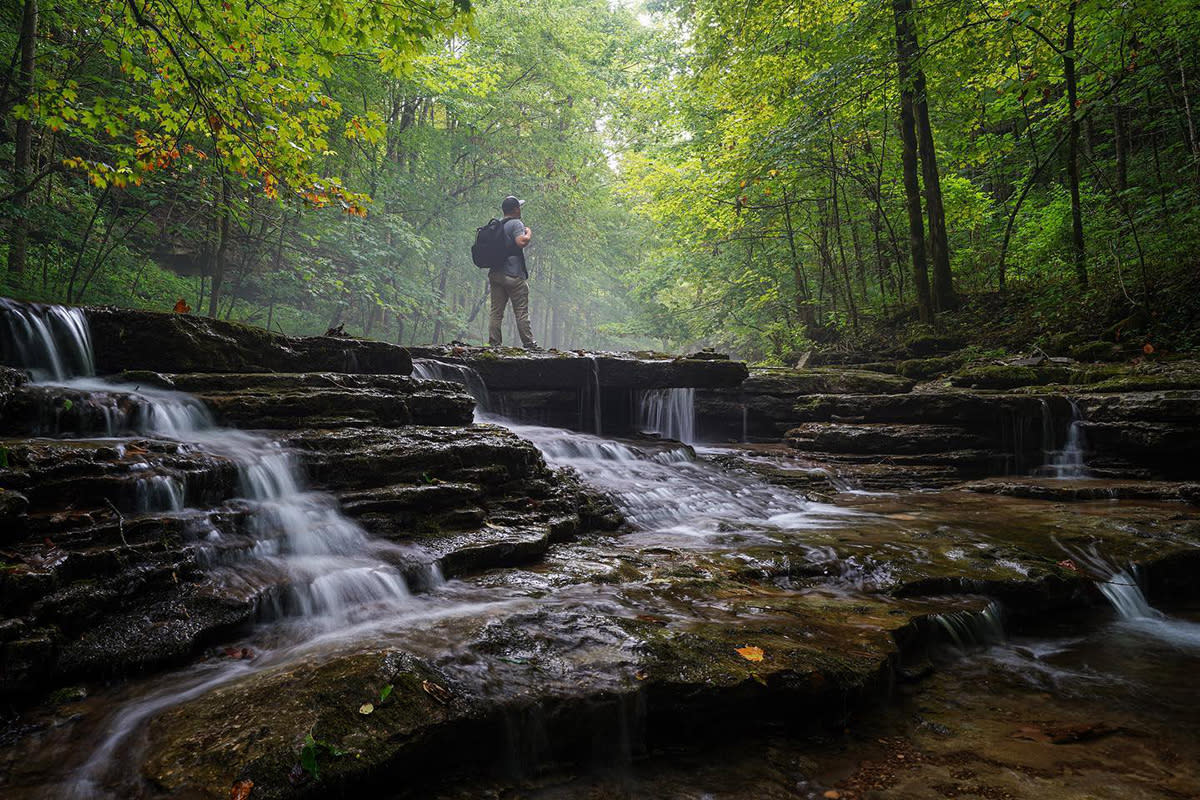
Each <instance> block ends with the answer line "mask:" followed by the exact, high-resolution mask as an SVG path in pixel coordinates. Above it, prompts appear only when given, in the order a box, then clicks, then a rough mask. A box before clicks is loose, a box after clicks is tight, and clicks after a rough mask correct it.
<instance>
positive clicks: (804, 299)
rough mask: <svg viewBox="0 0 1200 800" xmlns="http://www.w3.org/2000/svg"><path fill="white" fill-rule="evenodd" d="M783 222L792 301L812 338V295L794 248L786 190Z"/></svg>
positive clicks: (813, 329) (813, 328)
mask: <svg viewBox="0 0 1200 800" xmlns="http://www.w3.org/2000/svg"><path fill="white" fill-rule="evenodd" d="M783 222H784V225H785V226H786V230H787V238H788V250H790V251H791V254H792V280H793V281H794V282H795V285H796V288H795V291H794V293H793V295H792V302H793V304H794V305H795V307H796V316H797V317H799V318H800V322H801V324H802V325H804V334H805V336H807V337H808V338H810V339H813V338H815V334H816V330H815V329H816V327H817V320H816V315H815V313H814V310H815V309H814V308H813V306H812V303H811V302H810V300H811V299H812V296H811V295H810V294H809V291H808V276H807V275H805V274H804V264H803V263H802V262H801V261H800V253H799V251H798V250H797V249H796V232H795V229H794V228H793V227H792V206H791V203H790V202H789V201H788V195H787V192H786V191H784V193H783Z"/></svg>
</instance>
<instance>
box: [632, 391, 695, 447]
mask: <svg viewBox="0 0 1200 800" xmlns="http://www.w3.org/2000/svg"><path fill="white" fill-rule="evenodd" d="M638 416H639V420H638V421H639V424H640V425H641V426H642V428H643V429H644V430H646V431H647V432H649V433H657V434H658V435H659V436H665V437H666V438H668V439H676V440H678V441H680V442H683V443H684V444H693V443H694V442H695V441H696V390H695V389H650V390H648V391H645V392H642V394H641V399H640V401H639V414H638Z"/></svg>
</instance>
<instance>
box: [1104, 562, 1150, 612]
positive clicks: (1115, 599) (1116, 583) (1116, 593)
mask: <svg viewBox="0 0 1200 800" xmlns="http://www.w3.org/2000/svg"><path fill="white" fill-rule="evenodd" d="M1096 588H1098V589H1099V590H1100V593H1101V594H1103V595H1104V598H1105V599H1106V600H1108V602H1109V603H1110V604H1111V605H1112V607H1113V610H1114V611H1116V612H1117V616H1119V617H1120V618H1121V619H1123V620H1145V619H1162V618H1163V614H1162V612H1161V611H1158V610H1157V609H1155V608H1154V607H1153V606H1151V605H1150V603H1149V601H1147V600H1146V595H1144V594H1142V588H1141V587H1140V586H1139V585H1138V579H1137V568H1136V567H1133V566H1130V567H1129V568H1128V569H1122V570H1117V571H1115V572H1113V573H1112V575H1110V576H1109V577H1108V579H1107V580H1098V581H1096Z"/></svg>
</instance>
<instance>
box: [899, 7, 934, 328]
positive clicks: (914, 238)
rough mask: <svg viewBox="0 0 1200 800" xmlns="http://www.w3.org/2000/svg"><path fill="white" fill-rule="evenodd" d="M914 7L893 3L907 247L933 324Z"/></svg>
mask: <svg viewBox="0 0 1200 800" xmlns="http://www.w3.org/2000/svg"><path fill="white" fill-rule="evenodd" d="M911 11H912V7H911V5H910V4H909V2H908V0H892V12H893V14H894V15H895V18H896V57H897V58H896V63H897V65H898V72H899V83H900V161H901V164H902V165H903V167H904V199H905V207H906V208H907V210H908V245H909V250H910V252H911V254H912V274H913V286H914V287H915V289H916V293H917V314H918V316H919V317H920V319H921V321H922V322H932V321H933V299H932V298H931V297H930V294H929V266H928V264H927V263H926V261H925V221H924V219H923V218H922V217H921V184H920V179H919V178H918V177H917V131H916V120H915V115H914V111H913V87H912V75H911V68H912V63H913V60H914V58H915V57H916V52H915V47H914V42H915V41H916V37H915V36H914V35H913V33H912V31H911V26H912V20H911Z"/></svg>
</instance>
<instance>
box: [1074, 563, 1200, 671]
mask: <svg viewBox="0 0 1200 800" xmlns="http://www.w3.org/2000/svg"><path fill="white" fill-rule="evenodd" d="M1059 546H1060V547H1062V548H1063V550H1064V551H1066V552H1067V553H1068V554H1069V555H1070V556H1071V558H1072V559H1074V560H1075V561H1076V562H1078V563H1079V564H1081V565H1083V566H1085V567H1086V568H1087V571H1088V572H1089V573H1090V574H1091V575H1092V576H1093V577H1094V579H1095V581H1096V588H1097V589H1099V590H1100V594H1102V595H1104V599H1105V600H1107V601H1108V603H1109V605H1111V606H1112V608H1113V611H1115V612H1116V613H1117V617H1118V620H1119V625H1120V626H1122V628H1123V629H1125V630H1128V631H1132V632H1135V633H1137V634H1139V635H1142V636H1150V637H1153V638H1155V639H1158V640H1160V641H1163V642H1166V643H1168V644H1170V645H1172V646H1174V647H1179V648H1185V649H1187V650H1192V649H1195V650H1200V624H1197V623H1195V622H1189V621H1188V620H1183V619H1177V618H1174V617H1169V616H1167V615H1166V614H1164V613H1162V612H1161V611H1159V610H1158V609H1156V608H1154V607H1153V606H1152V605H1150V601H1149V600H1147V599H1146V595H1145V594H1144V593H1143V592H1142V587H1141V582H1140V577H1141V576H1140V575H1139V571H1138V568H1137V565H1136V564H1130V565H1128V566H1126V567H1117V566H1114V565H1113V564H1112V562H1110V561H1109V560H1108V559H1107V558H1105V557H1104V556H1103V555H1101V554H1100V552H1099V551H1098V550H1097V549H1096V548H1095V547H1092V548H1090V549H1087V550H1080V549H1072V548H1070V547H1066V546H1064V545H1062V544H1061V543H1059Z"/></svg>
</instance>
